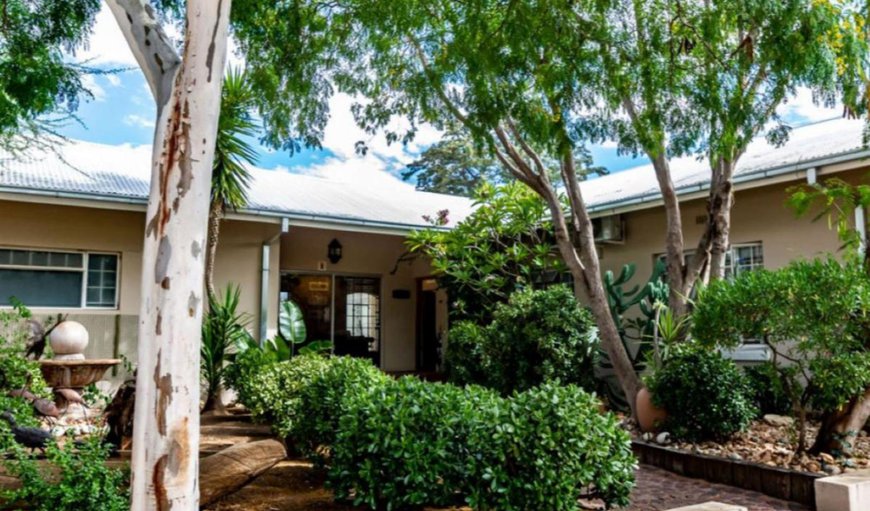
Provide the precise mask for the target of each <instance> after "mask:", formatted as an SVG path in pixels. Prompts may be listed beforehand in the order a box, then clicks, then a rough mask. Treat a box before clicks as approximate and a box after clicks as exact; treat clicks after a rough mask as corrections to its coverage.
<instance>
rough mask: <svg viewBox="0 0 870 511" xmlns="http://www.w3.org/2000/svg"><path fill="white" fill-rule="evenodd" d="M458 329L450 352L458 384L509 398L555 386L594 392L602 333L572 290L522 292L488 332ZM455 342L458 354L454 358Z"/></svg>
mask: <svg viewBox="0 0 870 511" xmlns="http://www.w3.org/2000/svg"><path fill="white" fill-rule="evenodd" d="M458 326H459V328H458V329H457V330H451V332H450V342H449V344H448V347H447V357H448V361H449V362H448V366H449V368H450V369H449V371H450V372H449V373H448V374H449V375H450V377H451V381H453V382H455V383H459V384H464V383H477V384H481V385H484V386H486V387H490V388H493V389H496V390H498V391H500V392H502V393H503V394H504V395H508V394H510V393H511V392H514V391H518V390H519V391H521V390H526V389H529V388H532V387H534V386H536V385H539V384H540V383H542V382H546V381H554V380H559V381H561V382H562V383H564V384H571V383H574V384H577V385H580V386H581V387H584V388H586V389H593V388H594V385H595V383H594V378H593V371H594V364H595V357H596V354H597V348H598V338H597V336H596V331H597V330H596V328H595V323H594V321H593V319H592V315H591V314H590V313H589V312H588V311H586V310H585V309H582V308H580V306H579V305H578V304H577V301H576V300H575V298H574V294H573V293H572V292H571V290H570V289H568V287H567V286H563V285H557V286H552V287H549V288H547V289H543V290H525V291H518V292H516V293H514V294H513V295H511V297H510V300H509V301H508V303H506V304H500V305H499V306H498V307H496V309H495V312H494V313H493V322H492V323H491V324H490V325H489V326H487V327H483V328H479V329H478V328H475V327H474V326H472V325H471V324H468V323H460V324H459V325H458ZM454 341H458V342H457V344H458V346H456V349H457V352H455V353H451V351H452V350H453V349H454V345H453V343H454ZM454 378H455V379H454Z"/></svg>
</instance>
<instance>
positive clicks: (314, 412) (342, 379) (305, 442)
mask: <svg viewBox="0 0 870 511" xmlns="http://www.w3.org/2000/svg"><path fill="white" fill-rule="evenodd" d="M392 382H393V380H392V379H391V378H390V377H389V376H387V375H386V374H384V373H382V372H381V371H380V370H379V369H378V368H377V367H375V366H374V365H373V364H372V362H371V361H370V360H367V359H361V358H353V357H330V358H328V359H327V365H326V367H325V369H324V370H323V371H318V373H317V374H316V375H315V376H314V377H313V378H311V379H310V380H309V381H308V384H307V385H305V386H303V387H302V388H301V389H300V393H299V405H300V406H301V408H302V410H303V411H304V412H303V413H304V414H305V420H301V421H298V422H297V423H296V427H294V428H293V441H294V444H295V445H296V446H297V447H299V448H300V449H302V452H303V453H304V454H305V455H306V456H308V457H310V458H312V459H313V460H314V461H317V462H320V463H322V462H323V461H325V458H324V457H323V456H322V454H323V453H322V449H321V448H327V449H328V448H331V446H332V445H333V444H334V443H335V437H336V432H337V431H338V423H339V419H340V418H341V416H342V415H343V414H344V412H345V409H346V408H347V407H348V402H350V401H352V400H355V397H356V395H358V394H360V393H365V392H371V391H373V390H375V389H379V388H381V387H383V386H385V385H388V384H390V383H392Z"/></svg>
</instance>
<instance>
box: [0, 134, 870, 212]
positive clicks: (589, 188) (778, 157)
mask: <svg viewBox="0 0 870 511" xmlns="http://www.w3.org/2000/svg"><path fill="white" fill-rule="evenodd" d="M863 128H864V121H863V120H846V119H833V120H829V121H823V122H818V123H815V124H811V125H807V126H803V127H800V128H795V129H794V130H792V132H791V135H790V137H789V140H788V142H787V143H786V144H785V145H783V146H782V147H774V146H771V145H770V144H768V143H767V142H766V141H765V140H764V139H763V138H759V139H758V140H755V141H754V142H752V144H750V146H749V148H748V149H747V151H746V153H745V154H744V155H743V157H742V158H741V159H740V162H739V164H738V166H737V169H736V171H735V180H738V181H739V180H752V179H763V178H765V177H766V176H767V174H768V173H769V172H771V171H775V170H777V169H789V168H793V169H795V170H797V169H800V168H806V167H809V166H813V165H814V164H818V163H819V162H821V161H826V160H831V159H837V158H842V159H856V158H859V157H864V156H866V155H864V154H863V153H865V152H866V151H864V148H863V146H862V130H863ZM61 151H62V154H63V159H65V160H66V161H67V162H68V163H69V164H65V163H63V161H61V158H60V157H59V156H57V155H55V154H53V153H45V154H39V155H38V156H36V157H33V158H30V159H27V160H26V161H9V160H6V161H4V159H3V155H2V154H0V191H11V192H17V193H57V194H74V195H79V194H80V195H82V196H84V197H95V198H102V199H106V200H116V201H132V202H139V203H144V202H145V200H146V199H147V197H148V189H149V180H150V174H149V168H150V157H151V155H150V152H151V150H150V147H149V146H136V147H133V146H130V145H119V146H117V145H115V146H113V145H105V144H95V143H91V142H74V143H72V144H69V145H67V146H64V147H63V148H62V149H61ZM671 172H672V175H673V180H674V184H675V185H676V187H677V191H678V193H683V194H685V193H692V192H696V191H699V190H701V189H704V188H706V187H707V186H709V180H710V170H709V167H708V165H707V161H706V160H704V159H700V160H699V159H697V158H694V157H682V158H675V159H673V160H672V161H671ZM251 173H252V176H253V180H252V185H251V189H250V193H249V205H248V212H250V213H257V214H271V215H287V216H295V217H301V218H305V219H310V220H312V221H323V222H328V223H333V224H339V225H340V224H342V223H348V224H354V223H356V224H359V223H363V224H366V223H369V224H381V225H384V226H393V227H395V228H404V229H407V228H413V227H422V226H426V225H428V224H427V222H426V221H424V220H423V216H424V215H428V216H430V217H434V216H436V215H437V212H438V211H440V210H443V209H446V210H448V211H449V212H450V215H449V220H450V223H449V224H448V225H455V224H456V222H458V221H460V220H462V219H463V218H465V217H466V216H467V215H468V214H469V213H470V212H471V211H472V210H473V205H472V202H471V201H470V200H469V199H466V198H464V197H455V196H450V195H443V194H435V193H427V192H420V191H415V190H413V189H411V188H410V187H403V186H392V187H384V186H383V182H380V184H379V183H375V182H372V183H359V182H354V183H351V182H339V181H334V180H329V179H323V178H319V177H314V176H307V175H301V174H294V173H290V172H284V171H278V170H264V169H259V168H252V169H251ZM581 187H582V189H583V195H584V198H585V199H586V202H587V205H588V206H589V208H590V210H591V211H592V212H595V211H606V210H611V209H616V208H619V207H622V206H626V205H635V204H637V205H643V204H648V205H649V206H650V207H651V206H653V205H655V204H656V203H657V202H658V201H659V200H660V197H661V194H660V193H659V187H658V183H657V182H656V179H655V173H654V171H653V169H652V165H643V166H640V167H635V168H632V169H627V170H624V171H621V172H617V173H614V174H611V175H608V176H604V177H601V178H597V179H592V180H589V181H585V182H583V183H582V184H581Z"/></svg>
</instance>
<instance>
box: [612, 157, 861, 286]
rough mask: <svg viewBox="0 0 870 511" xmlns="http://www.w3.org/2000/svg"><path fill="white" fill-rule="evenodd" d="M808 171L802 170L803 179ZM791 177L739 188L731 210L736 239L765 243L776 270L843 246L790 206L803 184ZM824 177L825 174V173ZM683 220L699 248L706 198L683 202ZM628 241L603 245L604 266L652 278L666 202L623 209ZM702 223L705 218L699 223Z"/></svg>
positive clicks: (850, 176) (690, 241) (769, 264)
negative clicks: (632, 268) (633, 268)
mask: <svg viewBox="0 0 870 511" xmlns="http://www.w3.org/2000/svg"><path fill="white" fill-rule="evenodd" d="M866 172H867V171H866V170H860V171H858V170H856V171H850V172H848V173H843V174H841V175H839V176H838V177H842V178H845V179H847V180H850V181H852V180H855V179H856V178H858V177H861V176H863V175H865V174H866ZM802 177H803V176H802V175H801V178H802ZM791 178H792V180H790V181H787V182H779V183H776V184H773V185H768V186H763V187H757V188H748V189H739V188H738V190H737V191H736V193H735V203H734V207H733V209H732V213H731V222H732V225H731V243H732V245H739V244H744V243H756V242H761V244H762V247H763V250H764V267H765V268H769V269H775V268H779V267H782V266H785V265H786V264H788V263H789V262H791V261H793V260H795V259H800V258H813V257H817V256H824V255H825V254H836V253H837V250H838V248H839V247H840V242H839V240H838V239H837V234H836V232H834V231H832V230H830V229H829V228H828V224H827V222H826V221H824V220H820V221H817V222H813V221H812V215H808V216H807V217H802V218H798V217H796V215H795V214H794V212H793V211H792V210H791V209H790V208H789V207H788V206H787V205H786V199H787V198H788V193H787V189H788V188H789V187H791V186H794V185H796V184H799V183H800V182H801V181H798V180H795V178H797V176H794V175H793V176H791ZM820 179H824V177H820ZM681 207H682V220H683V234H684V238H685V243H686V249H694V248H695V246H696V245H697V243H698V240H699V239H700V236H701V232H702V229H703V227H704V225H703V221H704V216H705V215H706V201H705V200H704V199H695V200H690V201H686V202H683V203H682V204H681ZM623 219H624V221H625V242H624V243H623V244H602V245H601V248H600V250H601V252H600V253H601V254H602V258H601V264H602V267H603V268H604V269H605V270H612V271H613V272H614V273H618V272H619V270H620V269H621V268H622V266H623V265H625V264H629V263H634V264H636V265H637V274H636V276H635V282H640V281H642V280H645V279H647V278H648V277H649V275H650V273H651V272H652V267H653V262H654V258H655V256H656V255H657V254H662V253H663V252H664V251H665V242H664V240H665V230H666V226H665V215H664V210H663V208H662V207H656V208H651V209H644V210H638V211H632V212H628V213H624V214H623ZM699 222H701V223H699Z"/></svg>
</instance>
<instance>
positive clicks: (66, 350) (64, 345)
mask: <svg viewBox="0 0 870 511" xmlns="http://www.w3.org/2000/svg"><path fill="white" fill-rule="evenodd" d="M88 339H89V336H88V329H87V328H85V326H84V325H82V324H81V323H79V322H77V321H63V322H62V323H60V324H58V325H57V326H56V327H54V330H52V331H51V335H49V341H50V343H51V351H53V352H54V358H55V359H57V360H84V359H85V348H87V347H88Z"/></svg>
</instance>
